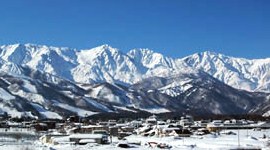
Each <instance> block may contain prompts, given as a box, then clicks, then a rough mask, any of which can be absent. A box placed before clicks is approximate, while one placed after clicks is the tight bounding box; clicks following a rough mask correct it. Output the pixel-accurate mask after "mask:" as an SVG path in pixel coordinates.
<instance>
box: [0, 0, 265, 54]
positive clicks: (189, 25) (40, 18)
mask: <svg viewBox="0 0 270 150" xmlns="http://www.w3.org/2000/svg"><path fill="white" fill-rule="evenodd" d="M14 43H36V44H45V45H52V46H65V47H71V48H77V49H87V48H92V47H95V46H99V45H102V44H109V45H111V46H112V47H116V48H119V49H120V50H121V51H123V52H126V51H128V50H130V49H133V48H149V49H152V50H154V51H156V52H160V53H162V54H164V55H166V56H171V57H174V58H176V57H183V56H187V55H190V54H193V53H196V52H202V51H206V50H210V51H214V52H218V53H223V54H226V55H230V56H235V57H246V58H265V57H270V1H269V0H3V1H0V44H1V45H3V44H14Z"/></svg>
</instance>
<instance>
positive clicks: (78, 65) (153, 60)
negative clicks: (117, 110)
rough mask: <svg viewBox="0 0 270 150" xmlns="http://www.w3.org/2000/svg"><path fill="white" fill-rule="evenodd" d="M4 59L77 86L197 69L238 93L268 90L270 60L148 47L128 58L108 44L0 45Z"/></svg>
mask: <svg viewBox="0 0 270 150" xmlns="http://www.w3.org/2000/svg"><path fill="white" fill-rule="evenodd" d="M0 58H1V59H2V61H4V62H12V63H14V64H18V65H23V66H28V67H30V68H32V69H36V70H41V71H44V72H47V73H50V74H53V75H57V76H60V77H63V78H65V79H68V80H71V81H75V82H79V83H100V82H109V83H120V84H123V85H131V84H134V83H137V82H138V81H141V80H142V79H145V78H149V77H153V76H158V77H166V76H171V75H175V74H177V73H178V72H182V71H186V72H188V71H192V70H194V69H198V70H203V71H205V72H206V73H208V74H210V75H212V76H213V77H215V78H217V79H219V80H220V81H222V82H224V83H226V84H228V85H230V86H232V87H234V88H237V89H243V90H248V91H264V92H270V58H267V59H254V60H248V59H244V58H234V57H229V56H225V55H222V54H217V53H213V52H208V51H207V52H203V53H197V54H194V55H190V56H187V57H185V58H177V59H173V58H169V57H166V56H163V55H162V54H159V53H155V52H154V51H152V50H149V49H133V50H130V51H129V52H128V53H127V54H125V53H122V52H121V51H119V50H118V49H116V48H112V47H111V46H109V45H102V46H99V47H96V48H92V49H87V50H76V49H70V48H62V47H60V48H59V47H50V46H44V45H34V44H14V45H5V46H1V47H0ZM8 68H9V69H11V70H12V69H13V70H12V71H15V72H16V68H14V67H11V66H9V67H8V66H5V68H4V70H5V71H7V72H9V69H8ZM17 71H19V70H17Z"/></svg>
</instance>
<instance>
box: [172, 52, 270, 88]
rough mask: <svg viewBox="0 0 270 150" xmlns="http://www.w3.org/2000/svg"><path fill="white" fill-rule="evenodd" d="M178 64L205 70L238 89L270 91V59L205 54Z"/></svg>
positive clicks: (180, 60)
mask: <svg viewBox="0 0 270 150" xmlns="http://www.w3.org/2000/svg"><path fill="white" fill-rule="evenodd" d="M177 62H178V63H180V64H182V63H185V64H187V65H188V66H189V67H192V68H195V69H200V70H203V71H205V72H207V73H209V74H210V75H212V76H213V77H215V78H217V79H219V80H220V81H222V82H224V83H226V84H228V85H230V86H233V87H235V88H238V89H244V90H248V91H268V92H269V91H270V88H269V79H270V78H269V77H270V76H269V75H270V58H268V59H254V60H248V59H244V58H234V57H228V56H225V55H222V54H217V53H213V52H203V53H198V54H194V55H191V56H188V57H185V58H183V59H179V60H177Z"/></svg>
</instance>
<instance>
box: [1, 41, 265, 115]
mask: <svg viewBox="0 0 270 150" xmlns="http://www.w3.org/2000/svg"><path fill="white" fill-rule="evenodd" d="M258 91H260V92H261V93H260V92H258ZM264 92H265V93H264ZM269 92H270V58H268V59H254V60H248V59H244V58H234V57H229V56H225V55H222V54H217V53H213V52H203V53H197V54H194V55H190V56H187V57H185V58H177V59H173V58H170V57H166V56H163V55H162V54H160V53H155V52H154V51H152V50H149V49H133V50H130V51H129V52H128V53H126V54H125V53H122V52H121V51H119V50H118V49H116V48H112V47H111V46H109V45H102V46H99V47H96V48H92V49H87V50H76V49H70V48H63V47H61V48H58V47H49V46H43V45H34V44H14V45H4V46H1V47H0V113H8V114H10V115H12V116H28V117H39V118H62V117H63V116H67V115H72V114H76V115H80V116H84V115H86V114H87V115H93V114H97V113H106V112H115V113H120V112H129V113H138V112H151V113H162V112H179V113H186V112H187V111H189V112H191V111H192V112H193V113H195V114H196V113H197V114H246V113H258V114H262V115H265V116H270V115H269V114H270V113H269V112H270V105H269V101H270V96H269ZM209 106H211V107H209Z"/></svg>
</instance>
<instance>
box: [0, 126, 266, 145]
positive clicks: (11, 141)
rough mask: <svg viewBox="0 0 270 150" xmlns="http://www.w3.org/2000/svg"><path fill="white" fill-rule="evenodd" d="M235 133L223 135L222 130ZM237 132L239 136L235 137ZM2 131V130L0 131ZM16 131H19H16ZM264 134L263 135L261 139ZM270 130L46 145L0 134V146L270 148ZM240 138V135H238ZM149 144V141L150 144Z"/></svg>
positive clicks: (133, 136) (130, 137) (134, 137)
mask: <svg viewBox="0 0 270 150" xmlns="http://www.w3.org/2000/svg"><path fill="white" fill-rule="evenodd" d="M229 131H231V133H232V132H233V133H235V134H230V135H226V134H223V133H224V132H226V133H229ZM238 132H239V136H238ZM1 133H2V132H1ZM18 133H19V132H18ZM263 136H266V138H263ZM269 136H270V130H261V131H254V130H239V131H238V130H226V131H222V132H221V133H220V134H208V135H204V136H191V137H184V138H174V137H155V136H153V137H143V136H140V135H131V136H129V137H126V140H125V141H123V140H118V139H117V138H114V137H113V139H112V143H111V144H105V145H101V144H95V143H90V144H87V145H73V144H61V145H49V144H48V145H45V144H42V143H41V142H39V141H38V140H34V141H33V140H32V141H31V140H30V139H27V138H25V139H24V138H21V139H18V138H12V137H3V136H0V149H8V150H27V149H28V150H32V149H33V150H36V149H37V150H47V149H56V150H74V149H76V150H77V149H78V150H88V149H94V150H105V149H111V150H113V149H123V148H120V147H118V146H117V145H118V143H129V146H131V147H132V149H140V150H141V149H142V150H144V149H145V150H147V149H159V148H158V147H157V145H156V144H159V143H165V144H166V145H168V146H170V147H171V149H237V148H241V149H266V150H269V149H270V138H269ZM238 137H239V138H238ZM149 143H150V144H149Z"/></svg>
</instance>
